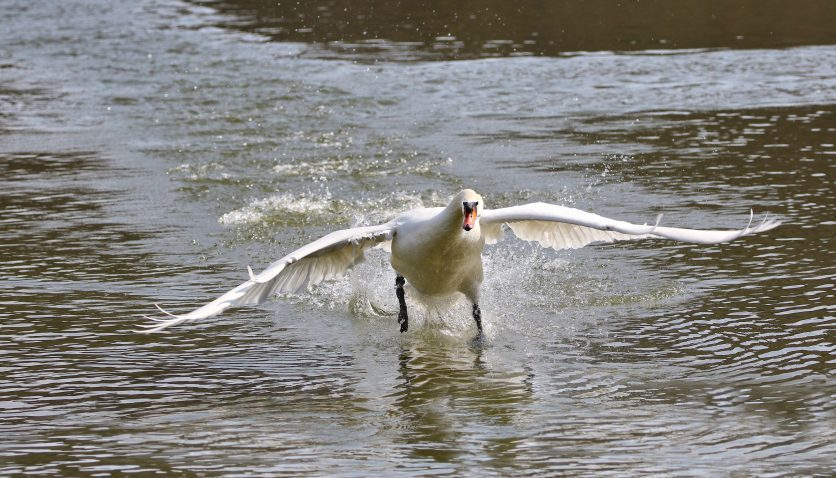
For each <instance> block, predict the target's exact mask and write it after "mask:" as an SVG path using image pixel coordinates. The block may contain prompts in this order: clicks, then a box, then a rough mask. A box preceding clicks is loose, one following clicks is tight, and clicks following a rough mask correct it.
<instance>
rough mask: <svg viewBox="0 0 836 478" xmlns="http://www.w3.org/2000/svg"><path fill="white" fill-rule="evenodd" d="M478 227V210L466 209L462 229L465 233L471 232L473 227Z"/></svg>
mask: <svg viewBox="0 0 836 478" xmlns="http://www.w3.org/2000/svg"><path fill="white" fill-rule="evenodd" d="M475 225H476V208H475V207H474V208H472V209H466V210H465V212H464V224H462V228H464V230H465V231H469V230H471V229H473V226H475Z"/></svg>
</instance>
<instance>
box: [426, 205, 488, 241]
mask: <svg viewBox="0 0 836 478" xmlns="http://www.w3.org/2000/svg"><path fill="white" fill-rule="evenodd" d="M438 221H439V224H438V226H437V227H438V229H439V230H440V231H443V234H444V236H445V237H458V236H467V237H468V238H470V237H471V236H472V237H475V238H478V237H479V236H480V235H481V231H480V229H479V221H478V220H477V221H476V224H474V227H473V229H471V230H470V231H465V230H464V228H463V227H462V226H463V225H464V212H463V211H462V203H461V202H458V203H457V202H452V203H450V204H448V205H447V207H445V208H444V209H443V210H442V211H441V214H439V217H438Z"/></svg>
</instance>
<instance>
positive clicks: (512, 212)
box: [481, 203, 780, 249]
mask: <svg viewBox="0 0 836 478" xmlns="http://www.w3.org/2000/svg"><path fill="white" fill-rule="evenodd" d="M481 221H482V224H483V227H484V226H488V227H490V228H492V230H495V229H496V226H497V225H501V224H507V225H508V227H510V228H511V230H512V231H513V232H514V234H515V235H516V236H517V237H519V238H520V239H524V240H527V241H535V242H538V243H540V245H542V246H544V247H551V248H553V249H577V248H580V247H584V246H586V245H588V244H592V243H602V242H603V243H606V242H614V241H621V240H635V239H644V238H664V239H672V240H676V241H683V242H694V243H699V244H715V243H718V242H726V241H731V240H733V239H737V238H738V237H742V236H747V235H750V234H755V233H758V232H763V231H768V230H770V229H773V228H775V227H777V226H778V225H779V224H780V222H779V221H776V220H767V219H764V221H763V222H762V223H761V224H759V225H758V226H755V227H750V226H751V220H750V224H749V226H747V227H745V228H743V229H739V230H730V231H718V230H699V229H685V228H677V227H660V226H659V225H658V221H657V224H656V225H647V224H643V225H638V224H632V223H629V222H625V221H617V220H615V219H610V218H607V217H604V216H599V215H597V214H593V213H590V212H586V211H581V210H580V209H574V208H569V207H565V206H557V205H555V204H547V203H533V204H525V205H522V206H513V207H507V208H501V209H487V210H485V211H484V212H483V213H482V218H481Z"/></svg>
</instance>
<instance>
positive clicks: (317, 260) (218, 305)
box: [142, 223, 394, 333]
mask: <svg viewBox="0 0 836 478" xmlns="http://www.w3.org/2000/svg"><path fill="white" fill-rule="evenodd" d="M393 233H394V226H393V224H392V223H387V224H382V225H379V226H369V227H358V228H354V229H344V230H341V231H335V232H332V233H331V234H328V235H327V236H325V237H322V238H320V239H318V240H316V241H314V242H312V243H310V244H308V245H306V246H303V247H301V248H299V249H297V250H295V251H293V252H291V253H290V254H288V255H286V256H284V257H282V258H281V259H279V260H278V261H276V262H274V263H272V264H270V265H269V266H267V268H266V269H264V270H263V271H262V272H261V273H260V274H257V275H256V274H253V271H252V269H249V268H248V270H249V273H250V280H248V281H247V282H244V283H243V284H241V285H239V286H238V287H236V288H234V289H232V290H231V291H229V292H227V293H226V294H224V295H222V296H220V297H218V298H217V299H215V300H213V301H212V302H209V303H208V304H206V305H204V306H203V307H200V308H198V309H195V310H193V311H191V312H189V313H187V314H182V315H175V314H171V313H169V312H166V311H165V310H163V309H162V308H160V307H159V306H157V308H158V309H160V311H162V312H163V313H164V314H166V315H168V316H169V318H167V319H154V318H150V317H148V318H149V319H150V320H153V321H155V323H154V324H149V325H144V326H142V327H145V329H146V330H143V332H146V333H150V332H157V331H160V330H162V329H165V328H166V327H170V326H172V325H177V324H181V323H183V322H189V321H192V320H198V319H205V318H207V317H211V316H213V315H218V314H220V313H221V312H223V311H224V310H226V309H228V308H230V307H235V306H240V305H254V304H259V303H261V302H263V301H264V300H265V299H266V298H267V296H268V295H270V294H271V293H274V292H295V293H298V292H302V291H304V290H305V289H306V288H307V287H308V285H314V284H318V283H320V282H322V281H323V280H326V279H330V278H332V277H335V276H337V275H340V274H342V273H344V272H345V271H347V270H348V269H350V268H351V267H352V266H354V265H355V264H357V263H358V262H360V261H362V260H363V252H364V251H365V250H366V249H368V248H370V247H372V246H374V245H377V244H380V243H383V242H386V241H389V240H391V239H392V235H393Z"/></svg>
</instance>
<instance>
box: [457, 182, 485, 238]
mask: <svg viewBox="0 0 836 478" xmlns="http://www.w3.org/2000/svg"><path fill="white" fill-rule="evenodd" d="M453 201H455V202H456V203H458V204H461V208H462V216H463V217H464V220H463V221H462V229H464V230H465V231H470V230H471V229H473V228H474V227H476V225H477V221H478V220H479V216H481V215H482V207H484V205H483V203H482V196H480V195H478V194H476V191H474V190H472V189H465V190H464V191H462V192H460V193H459V194H457V195H456V197H455V199H453Z"/></svg>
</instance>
